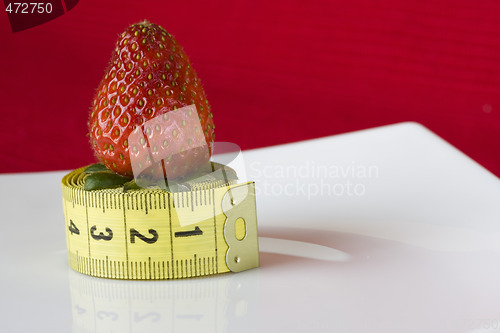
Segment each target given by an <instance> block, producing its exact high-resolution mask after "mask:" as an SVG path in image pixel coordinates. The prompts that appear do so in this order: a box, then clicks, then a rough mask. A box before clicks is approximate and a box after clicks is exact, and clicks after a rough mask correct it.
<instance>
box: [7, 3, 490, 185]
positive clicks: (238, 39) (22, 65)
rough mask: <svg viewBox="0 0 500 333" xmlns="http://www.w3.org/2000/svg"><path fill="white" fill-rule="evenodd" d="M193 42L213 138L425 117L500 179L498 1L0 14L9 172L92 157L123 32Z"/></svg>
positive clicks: (316, 132)
mask: <svg viewBox="0 0 500 333" xmlns="http://www.w3.org/2000/svg"><path fill="white" fill-rule="evenodd" d="M143 19H148V20H150V21H152V22H155V23H158V24H160V25H162V26H163V27H164V28H166V29H167V31H169V32H171V33H172V34H173V35H174V36H175V37H176V38H177V39H178V40H179V42H180V43H181V44H182V45H183V46H184V49H185V50H186V52H187V54H188V55H189V56H190V58H191V61H192V63H193V65H194V68H195V69H196V70H197V72H198V74H199V76H200V77H201V78H202V80H203V83H204V87H205V90H206V92H207V95H208V99H209V101H210V103H211V104H212V109H213V112H214V120H215V124H216V139H217V141H231V142H235V143H237V144H239V145H240V146H241V147H242V148H243V149H248V148H255V147H262V146H269V145H274V144H280V143H285V142H292V141H297V140H304V139H309V138H315V137H320V136H326V135H333V134H338V133H342V132H346V131H353V130H359V129H364V128H369V127H374V126H379V125H385V124H390V123H395V122H401V121H409V120H411V121H417V122H420V123H422V124H423V125H425V126H427V127H429V128H430V129H431V130H433V131H434V132H436V133H437V134H439V135H440V136H442V137H443V138H444V139H446V140H448V141H449V142H451V143H452V144H453V145H455V146H456V147H458V148H459V149H461V150H462V151H463V152H465V153H466V154H468V155H469V156H471V157H472V158H473V159H475V160H476V161H478V162H479V163H481V164H482V165H484V166H485V167H486V168H488V169H489V170H491V171H492V172H493V173H495V174H496V175H497V176H499V175H500V154H499V148H500V137H499V134H500V1H498V0H481V1H463V0H456V1H444V0H412V1H395V0H371V1H370V0H358V1H353V0H334V1H331V0H330V1H315V0H308V1H218V0H212V1H102V0H101V1H98V0H81V1H80V2H79V3H78V4H77V5H76V7H75V8H73V9H72V10H71V11H69V12H68V13H66V14H64V15H63V16H61V17H59V18H56V19H55V20H53V21H50V22H48V23H45V24H43V25H40V26H38V27H35V28H32V29H29V30H25V31H21V32H18V33H15V34H14V33H12V31H11V29H10V26H9V21H8V18H7V15H6V13H5V12H4V13H1V14H0V75H1V80H0V111H1V124H2V128H1V130H0V159H1V163H0V172H20V171H42V170H60V169H71V168H76V167H79V166H81V165H83V164H87V163H91V162H93V161H94V159H93V156H92V153H91V150H90V146H89V145H88V140H87V137H86V133H87V129H86V122H87V117H88V109H89V107H90V101H91V98H92V97H93V94H94V89H95V88H96V87H97V85H98V83H99V81H100V79H101V77H102V75H103V72H104V68H105V67H106V64H107V62H108V60H109V58H110V56H111V52H112V50H113V47H114V43H115V39H116V38H117V35H118V34H119V33H120V32H121V31H123V30H124V29H125V28H126V26H128V25H129V24H131V23H135V22H138V21H141V20H143Z"/></svg>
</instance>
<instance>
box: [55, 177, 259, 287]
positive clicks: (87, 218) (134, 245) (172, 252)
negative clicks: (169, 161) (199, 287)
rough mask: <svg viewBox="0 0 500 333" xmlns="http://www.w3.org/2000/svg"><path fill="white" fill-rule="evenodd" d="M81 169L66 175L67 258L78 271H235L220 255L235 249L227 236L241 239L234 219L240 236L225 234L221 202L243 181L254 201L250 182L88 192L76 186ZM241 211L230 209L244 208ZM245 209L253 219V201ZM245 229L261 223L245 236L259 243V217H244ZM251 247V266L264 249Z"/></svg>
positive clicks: (138, 274)
mask: <svg viewBox="0 0 500 333" xmlns="http://www.w3.org/2000/svg"><path fill="white" fill-rule="evenodd" d="M82 170H83V168H82V169H79V170H76V171H74V172H72V173H70V174H68V175H67V176H66V177H65V178H63V203H64V211H65V217H66V234H67V244H68V250H69V262H70V265H71V267H73V268H74V269H75V270H77V271H80V272H82V273H85V274H89V275H93V276H101V277H110V278H122V279H172V278H184V277H192V276H202V275H210V274H217V273H222V272H228V271H230V270H233V269H232V268H230V265H228V263H227V261H228V259H227V258H226V260H223V261H220V260H219V259H221V258H219V256H220V255H222V256H224V257H226V254H228V253H229V252H230V251H229V250H230V248H231V246H230V245H228V244H229V243H231V242H229V241H228V239H227V238H228V237H229V238H231V239H232V238H235V239H236V233H235V232H234V228H235V226H234V224H235V220H234V219H232V222H231V223H232V224H233V227H232V228H233V229H231V230H233V231H232V233H235V235H232V234H231V235H226V234H225V224H226V220H227V216H228V215H227V214H228V213H227V212H225V211H224V209H223V207H222V205H221V206H220V207H218V206H217V205H216V202H218V203H221V202H222V199H223V197H224V196H226V195H227V194H228V193H229V194H231V190H232V189H234V188H238V187H241V186H244V187H247V188H248V189H246V191H248V192H249V193H250V194H251V199H252V200H253V201H255V199H254V191H255V190H254V184H253V183H252V182H250V183H245V184H236V185H226V186H224V187H217V188H203V189H199V190H196V191H186V192H177V193H173V194H172V193H170V192H166V191H162V190H154V189H147V190H145V189H142V190H139V191H137V192H135V193H134V191H130V192H132V193H130V192H127V193H123V192H122V191H121V190H113V189H110V190H100V191H95V192H88V191H84V190H83V189H81V188H79V187H78V186H75V184H79V183H81V182H82V181H83V179H84V176H83V175H82ZM68 184H69V185H68ZM231 197H232V195H231ZM216 198H217V199H216ZM68 201H71V205H68V204H69V203H68ZM231 202H232V200H231ZM246 206H248V205H246ZM246 206H245V207H246ZM70 207H71V208H72V209H70ZM83 208H84V210H83ZM207 209H210V210H209V211H207ZM234 210H235V212H236V209H234ZM118 211H119V212H118ZM167 211H168V213H167ZM210 211H211V213H209V212H210ZM235 212H233V213H232V214H233V215H234V214H238V213H235ZM246 213H249V214H250V215H253V216H251V217H250V219H249V220H252V219H254V220H255V204H254V207H253V211H252V209H249V210H248V211H247V212H246ZM167 214H168V223H166V222H167V221H166V219H167ZM173 214H175V216H174V215H173ZM120 216H121V217H120ZM181 217H182V218H184V217H187V220H188V222H189V223H186V222H184V224H180V225H179V221H180V218H181ZM191 219H192V221H191ZM245 220H246V219H245ZM174 221H175V222H174ZM183 221H184V220H183ZM191 222H192V223H191ZM82 223H83V224H84V225H85V226H86V228H82ZM244 228H247V229H248V228H254V229H255V233H254V232H249V231H248V230H246V231H244V233H245V234H255V237H254V239H251V240H249V239H247V240H245V242H249V241H251V242H255V244H256V243H257V237H256V220H255V223H254V224H252V223H244ZM85 234H86V235H85ZM165 236H167V237H165ZM168 236H169V237H168ZM85 238H86V239H85ZM84 239H85V240H84ZM120 240H121V241H120ZM110 244H112V246H110ZM237 245H238V246H236V245H235V248H237V247H239V245H240V244H237ZM251 248H252V249H256V253H254V254H253V255H252V258H253V259H252V260H253V265H254V266H252V267H256V266H258V247H255V246H253V247H251ZM82 250H84V251H85V250H86V251H85V252H86V253H88V255H84V254H83V253H82ZM221 251H222V252H221ZM235 251H236V250H235ZM238 251H239V250H238ZM238 251H236V252H238ZM255 257H256V259H255ZM235 259H238V257H235ZM238 260H239V259H238Z"/></svg>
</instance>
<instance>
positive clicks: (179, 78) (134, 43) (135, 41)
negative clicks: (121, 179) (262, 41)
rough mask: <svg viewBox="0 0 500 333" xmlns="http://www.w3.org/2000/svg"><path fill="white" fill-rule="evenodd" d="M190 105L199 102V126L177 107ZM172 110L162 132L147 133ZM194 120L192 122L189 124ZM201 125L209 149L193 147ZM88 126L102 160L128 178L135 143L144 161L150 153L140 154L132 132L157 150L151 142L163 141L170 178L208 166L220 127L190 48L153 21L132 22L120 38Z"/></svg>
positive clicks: (111, 168)
mask: <svg viewBox="0 0 500 333" xmlns="http://www.w3.org/2000/svg"><path fill="white" fill-rule="evenodd" d="M189 105H194V106H195V108H194V109H193V108H191V109H190V110H191V111H193V110H194V112H197V113H198V115H197V116H198V117H197V118H198V120H199V124H198V127H197V128H196V126H186V117H187V116H185V115H182V114H177V115H175V112H172V111H174V110H178V109H180V108H183V107H186V106H189ZM191 111H190V112H191ZM168 115H172V116H171V117H170V119H169V121H170V123H169V125H168V128H162V130H161V131H157V132H158V133H156V132H155V131H153V133H148V132H151V131H149V128H144V127H147V126H144V125H145V123H146V124H147V123H148V121H150V120H152V119H153V118H155V119H167V118H169V117H168ZM160 116H162V117H160ZM195 116H196V115H195ZM195 119H196V118H195ZM191 123H192V122H191ZM191 123H190V122H189V121H188V125H189V124H191ZM200 125H201V141H203V143H204V144H205V147H206V149H205V153H200V150H199V149H198V150H197V149H189V145H191V144H192V143H193V142H197V145H198V146H199V145H200V143H199V142H200V133H199V132H200ZM88 127H89V132H90V142H91V145H92V148H93V150H94V153H95V156H96V157H97V159H98V160H100V161H101V162H102V163H103V164H104V165H106V167H107V168H109V169H110V170H112V171H114V172H115V173H117V174H120V175H123V176H126V177H131V176H132V175H133V172H132V165H131V154H134V151H133V149H131V148H134V149H135V153H136V155H133V156H132V157H136V160H137V159H139V162H140V159H141V158H143V159H144V161H143V162H144V163H142V164H146V162H147V161H146V158H147V159H148V160H149V157H148V156H146V155H148V154H144V153H142V154H141V149H139V152H137V147H136V146H134V147H131V145H130V142H129V136H130V134H131V133H132V132H133V131H135V132H137V131H142V133H143V134H144V137H147V139H148V140H147V141H148V143H149V145H150V146H149V147H150V148H154V151H157V148H156V146H155V147H152V143H153V142H157V143H161V148H162V149H161V152H162V155H161V156H159V158H161V159H163V163H164V169H163V171H164V172H166V174H167V175H168V177H169V178H176V177H181V176H183V175H185V174H187V173H189V172H191V171H193V170H195V169H197V168H199V167H200V166H201V165H206V163H207V162H208V160H209V158H210V153H211V150H210V147H211V143H213V140H214V128H215V127H214V122H213V114H212V112H211V111H210V105H209V104H208V101H207V99H206V96H205V92H204V90H203V87H202V86H201V82H200V80H199V79H198V77H197V76H196V72H195V71H194V69H193V68H192V66H191V64H190V61H189V59H188V57H187V55H186V53H185V52H184V50H183V49H182V47H181V46H180V45H179V44H178V42H177V41H176V40H175V39H174V37H172V35H171V34H169V33H168V32H166V31H165V29H163V28H162V27H160V26H159V25H156V24H153V23H150V22H148V21H144V22H141V23H137V24H133V25H131V26H130V27H128V28H127V29H126V30H125V31H124V32H123V33H122V34H121V35H120V37H119V39H118V41H117V42H116V48H115V52H114V53H113V55H112V57H111V60H110V63H109V65H108V67H107V69H106V72H105V75H104V78H103V79H102V81H101V82H100V84H99V87H98V88H97V92H96V96H95V98H94V100H93V106H92V108H91V111H90V117H89V121H88ZM167 129H170V130H167ZM172 129H175V130H172ZM146 130H147V131H146ZM195 130H196V132H197V133H198V136H196V133H194V131H195ZM155 133H156V134H155ZM139 148H141V147H139ZM142 148H144V147H142ZM149 151H153V149H150V150H149ZM142 152H143V150H142ZM157 157H158V156H157ZM155 161H157V160H156V159H155Z"/></svg>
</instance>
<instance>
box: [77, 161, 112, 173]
mask: <svg viewBox="0 0 500 333" xmlns="http://www.w3.org/2000/svg"><path fill="white" fill-rule="evenodd" d="M102 171H111V170H109V169H108V168H106V166H105V165H104V164H102V163H96V164H92V165H90V166H88V167H87V168H86V169H85V170H83V172H85V173H94V172H102Z"/></svg>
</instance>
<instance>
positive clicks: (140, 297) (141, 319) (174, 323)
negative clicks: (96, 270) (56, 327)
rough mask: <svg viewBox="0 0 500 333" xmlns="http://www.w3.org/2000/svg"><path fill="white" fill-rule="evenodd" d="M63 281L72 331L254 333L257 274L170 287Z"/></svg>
mask: <svg viewBox="0 0 500 333" xmlns="http://www.w3.org/2000/svg"><path fill="white" fill-rule="evenodd" d="M68 277H69V290H70V295H71V303H72V312H73V331H72V332H73V333H86V332H92V333H110V332H129V333H138V332H150V333H152V332H203V333H216V332H217V333H220V332H257V331H258V330H259V329H258V324H259V323H258V320H257V317H258V311H259V309H258V299H259V293H260V290H259V287H260V286H259V271H257V270H253V271H250V272H247V274H245V275H243V276H237V275H234V274H223V275H221V276H217V277H215V278H213V279H194V280H176V281H171V283H161V282H158V281H157V282H156V283H145V282H144V283H128V282H130V281H116V280H108V279H95V278H91V277H88V276H85V275H82V274H78V273H76V272H73V271H69V274H68Z"/></svg>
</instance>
